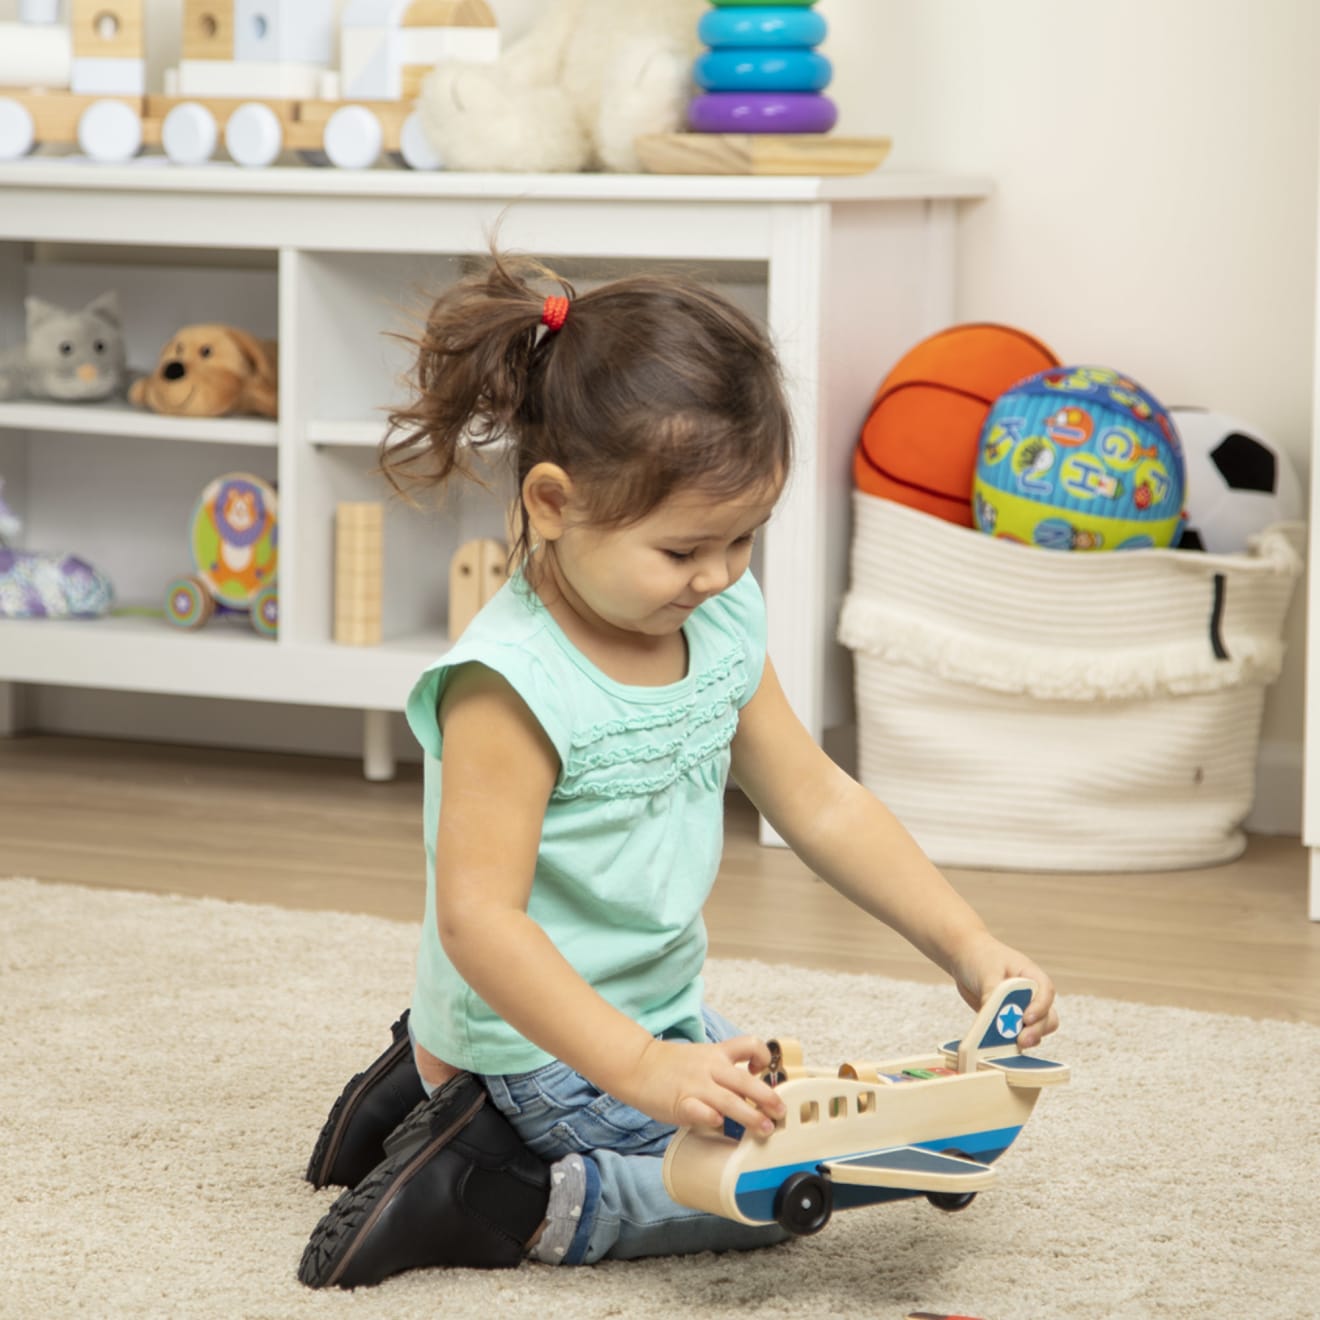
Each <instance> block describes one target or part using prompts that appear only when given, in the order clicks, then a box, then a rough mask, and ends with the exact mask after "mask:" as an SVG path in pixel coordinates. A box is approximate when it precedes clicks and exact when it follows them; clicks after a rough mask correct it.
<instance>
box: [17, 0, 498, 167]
mask: <svg viewBox="0 0 1320 1320" xmlns="http://www.w3.org/2000/svg"><path fill="white" fill-rule="evenodd" d="M67 3H68V21H67V22H61V21H60V18H59V13H60V0H20V4H21V8H20V18H19V20H18V21H17V22H13V21H10V22H0V161H5V160H17V159H18V158H20V157H22V156H25V155H27V154H28V153H29V152H30V151H32V150H33V149H34V147H36V146H39V145H43V144H55V145H74V144H76V145H77V146H78V147H79V149H80V150H81V151H82V152H83V153H84V154H85V155H87V156H90V157H92V158H93V159H95V160H98V161H102V162H107V163H116V162H123V161H127V160H129V159H131V158H132V157H134V156H136V155H137V154H138V152H139V151H141V150H142V148H143V147H148V146H150V147H160V148H161V149H163V151H164V154H165V155H166V156H167V157H168V158H169V160H170V161H171V162H173V163H174V164H177V165H200V164H203V163H205V162H206V161H208V160H210V159H211V158H212V157H213V156H214V155H215V154H216V153H217V149H218V146H219V143H220V141H221V139H223V142H224V146H225V148H226V150H227V151H228V153H229V156H230V158H231V159H232V160H234V161H235V162H237V163H238V164H240V165H248V166H254V167H261V166H266V165H270V164H272V163H274V161H275V160H276V159H277V158H278V157H279V156H280V154H281V153H282V152H284V151H286V150H290V151H296V152H298V153H300V154H301V155H303V157H304V158H306V159H308V160H310V161H313V162H315V163H322V162H328V163H330V164H332V165H338V166H341V167H345V168H365V167H367V166H369V165H373V164H375V163H376V161H377V160H379V159H381V158H382V156H390V157H393V158H395V159H396V160H398V161H399V162H401V163H402V164H405V165H407V166H409V167H411V168H413V169H435V168H437V167H438V166H439V165H440V164H441V162H440V161H439V160H438V159H437V158H436V156H435V154H434V152H433V151H432V149H431V147H430V146H429V144H428V143H427V141H426V138H425V135H424V134H423V132H422V128H421V123H420V120H419V118H418V116H417V113H416V112H415V111H414V110H413V108H412V104H413V101H414V99H415V98H416V96H417V92H418V89H419V87H420V85H421V81H422V79H423V78H424V77H425V76H426V74H427V73H428V72H430V70H431V69H433V68H434V67H435V66H436V64H438V63H440V62H442V61H444V60H447V59H463V60H493V59H494V58H495V57H496V56H497V55H498V54H499V32H498V29H497V27H496V23H495V17H494V15H493V14H492V12H491V10H490V7H489V6H488V5H487V4H486V0H348V3H347V4H345V5H344V7H343V12H342V14H341V13H340V12H339V5H338V3H337V0H183V33H182V39H181V49H180V52H179V53H180V59H179V63H178V65H177V67H175V68H172V69H169V70H167V71H166V74H165V79H164V82H165V94H163V95H156V94H151V95H148V94H147V90H146V35H147V19H146V14H145V11H146V7H147V0H67Z"/></svg>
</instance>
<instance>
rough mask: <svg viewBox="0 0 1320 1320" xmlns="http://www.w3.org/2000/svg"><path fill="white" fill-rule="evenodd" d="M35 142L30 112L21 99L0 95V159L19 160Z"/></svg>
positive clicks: (34, 128)
mask: <svg viewBox="0 0 1320 1320" xmlns="http://www.w3.org/2000/svg"><path fill="white" fill-rule="evenodd" d="M36 142H37V126H36V124H34V123H33V122H32V112H31V111H30V110H29V109H28V108H27V106H25V105H24V104H23V103H22V102H21V101H15V100H14V99H13V97H10V96H0V160H19V159H21V158H22V157H23V156H26V155H27V154H28V152H29V151H31V150H32V148H33V147H34V146H35V145H36Z"/></svg>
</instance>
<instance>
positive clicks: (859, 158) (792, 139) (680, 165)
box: [635, 133, 893, 174]
mask: <svg viewBox="0 0 1320 1320" xmlns="http://www.w3.org/2000/svg"><path fill="white" fill-rule="evenodd" d="M635 145H636V147H637V156H638V158H639V159H640V160H641V162H642V166H643V168H645V169H647V170H649V171H650V172H651V173H652V174H869V173H870V172H871V171H872V170H873V169H875V168H876V167H877V166H879V165H880V164H881V163H882V162H883V161H884V159H885V157H886V156H888V155H889V149H890V147H891V146H892V145H893V139H892V138H887V137H833V136H831V135H830V134H828V133H645V134H643V135H642V136H641V137H639V138H638V139H637V141H636V143H635Z"/></svg>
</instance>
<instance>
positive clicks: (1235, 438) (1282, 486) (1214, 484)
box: [1170, 408, 1302, 555]
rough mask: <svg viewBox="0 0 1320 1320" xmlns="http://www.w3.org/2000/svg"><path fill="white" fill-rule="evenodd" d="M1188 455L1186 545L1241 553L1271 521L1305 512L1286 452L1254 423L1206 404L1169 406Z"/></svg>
mask: <svg viewBox="0 0 1320 1320" xmlns="http://www.w3.org/2000/svg"><path fill="white" fill-rule="evenodd" d="M1170 411H1171V413H1172V416H1173V420H1174V423H1175V424H1176V426H1177V427H1178V434H1179V436H1180V437H1181V438H1182V442H1183V451H1184V453H1185V455H1186V458H1187V525H1186V527H1185V528H1184V530H1183V536H1182V540H1181V541H1180V542H1179V543H1178V545H1179V549H1183V550H1208V551H1209V552H1210V553H1211V554H1217V555H1230V554H1239V553H1241V552H1242V551H1244V550H1245V549H1246V548H1247V540H1248V538H1249V537H1251V536H1253V535H1254V534H1255V533H1256V532H1259V531H1263V530H1264V529H1265V528H1266V527H1268V526H1270V524H1271V523H1280V522H1293V521H1295V520H1296V519H1298V518H1300V517H1301V516H1302V487H1301V482H1300V481H1298V479H1297V473H1296V471H1294V469H1293V465H1292V464H1291V463H1290V462H1289V461H1288V455H1287V454H1285V453H1284V452H1283V450H1282V449H1280V448H1279V447H1278V445H1276V444H1274V443H1273V442H1272V441H1271V440H1268V439H1266V437H1265V436H1263V435H1262V434H1261V433H1260V432H1259V431H1258V430H1257V429H1256V428H1255V427H1253V426H1248V425H1247V424H1246V423H1245V422H1239V421H1237V420H1236V419H1234V418H1232V417H1227V416H1225V415H1224V414H1223V413H1218V412H1209V411H1207V410H1206V409H1204V408H1173V409H1171V410H1170Z"/></svg>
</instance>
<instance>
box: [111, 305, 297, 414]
mask: <svg viewBox="0 0 1320 1320" xmlns="http://www.w3.org/2000/svg"><path fill="white" fill-rule="evenodd" d="M128 397H129V401H130V402H132V403H137V404H141V405H143V406H144V407H147V408H150V409H151V410H152V412H158V413H170V414H171V415H172V416H175V417H224V416H226V415H228V414H229V413H256V414H257V415H258V416H260V417H274V416H276V414H277V412H278V383H277V376H276V352H275V343H274V341H273V340H269V339H258V338H257V337H256V336H255V335H250V334H248V332H247V331H246V330H239V329H237V328H236V327H235V326H232V325H186V326H184V327H183V329H182V330H179V331H177V332H176V333H175V334H174V336H173V337H172V338H171V339H170V341H169V343H167V344H166V345H165V347H164V348H163V349H161V353H160V361H159V362H157V363H156V370H155V371H153V372H152V373H151V375H150V376H144V377H142V378H141V379H140V380H136V381H134V382H133V384H132V387H131V388H130V389H129V392H128Z"/></svg>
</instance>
